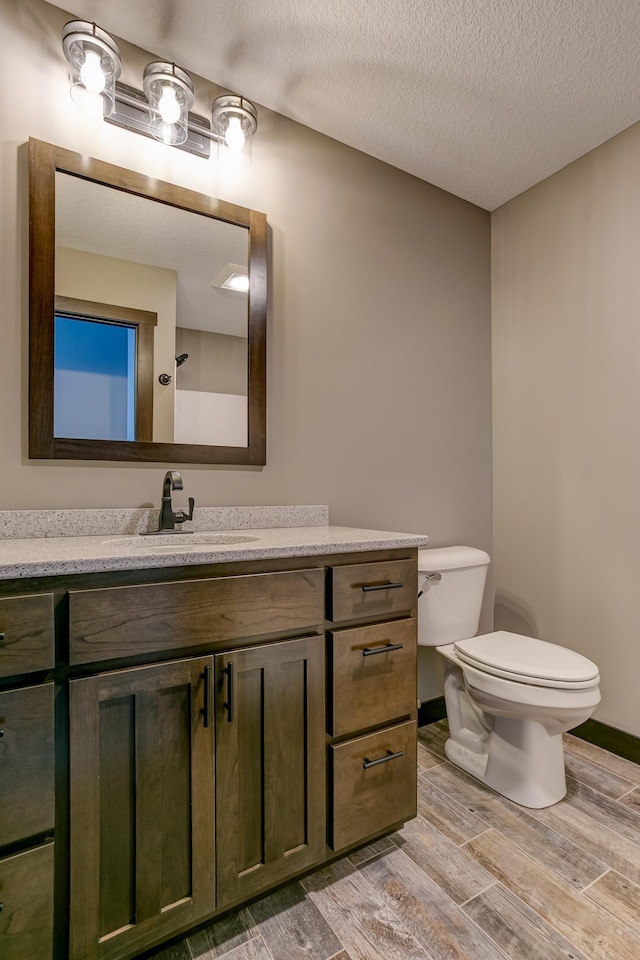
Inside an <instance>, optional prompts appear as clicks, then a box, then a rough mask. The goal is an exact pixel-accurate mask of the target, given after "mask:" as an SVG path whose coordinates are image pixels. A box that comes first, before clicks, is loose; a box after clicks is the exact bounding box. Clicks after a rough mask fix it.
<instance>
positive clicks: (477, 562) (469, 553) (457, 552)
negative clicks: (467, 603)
mask: <svg viewBox="0 0 640 960" xmlns="http://www.w3.org/2000/svg"><path fill="white" fill-rule="evenodd" d="M489 563H491V557H490V556H489V554H488V553H485V551H484V550H478V549H477V548H476V547H431V548H430V549H427V550H418V573H435V572H437V571H441V570H458V569H463V568H464V567H480V566H486V565H487V564H489Z"/></svg>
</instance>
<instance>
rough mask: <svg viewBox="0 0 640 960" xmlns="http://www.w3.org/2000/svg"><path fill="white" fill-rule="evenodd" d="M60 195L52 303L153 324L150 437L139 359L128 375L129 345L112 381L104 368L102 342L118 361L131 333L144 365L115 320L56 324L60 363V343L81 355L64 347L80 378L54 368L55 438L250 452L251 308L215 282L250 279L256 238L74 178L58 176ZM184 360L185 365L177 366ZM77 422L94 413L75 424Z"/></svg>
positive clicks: (239, 293) (237, 292)
mask: <svg viewBox="0 0 640 960" xmlns="http://www.w3.org/2000/svg"><path fill="white" fill-rule="evenodd" d="M55 189H56V281H55V292H56V297H65V298H74V299H76V300H78V301H82V300H86V301H89V302H104V301H106V299H107V298H108V299H109V301H110V302H111V303H113V304H115V305H117V306H119V307H122V308H125V309H128V310H140V311H144V312H147V313H149V312H152V313H154V314H155V316H156V317H157V324H156V326H155V329H153V330H152V334H153V338H152V345H151V360H152V367H151V369H152V371H153V377H152V384H153V386H152V390H153V395H152V409H151V430H150V432H149V433H141V432H140V428H139V427H138V428H137V429H136V428H135V420H136V418H135V412H134V410H135V402H136V398H137V396H138V392H139V391H138V388H137V386H136V382H137V380H138V379H139V378H136V364H135V362H132V360H131V357H129V360H128V363H129V366H128V367H127V351H126V340H124V339H123V340H122V346H121V347H120V350H121V356H120V357H119V358H116V357H114V358H113V364H115V366H114V367H113V369H112V368H111V367H110V366H109V364H108V363H107V358H108V357H109V356H110V353H109V352H107V351H108V348H107V343H106V341H107V340H108V341H109V343H110V344H112V347H111V348H110V349H115V345H116V341H118V340H119V339H122V338H123V337H126V330H127V329H128V330H129V338H130V339H129V341H128V342H129V344H130V347H131V346H132V347H133V351H134V357H135V356H138V357H139V355H140V349H141V348H140V343H139V342H138V340H137V338H136V335H135V334H136V329H135V328H134V329H132V328H131V327H125V326H120V327H119V328H118V327H116V326H115V325H114V319H113V317H109V316H106V317H105V318H104V319H103V320H101V321H100V320H96V318H95V316H93V322H91V321H89V320H88V319H85V320H84V322H83V321H82V320H80V318H79V317H78V318H77V319H76V321H75V323H72V321H67V322H66V323H64V321H60V323H61V326H60V332H59V326H58V322H57V323H56V329H55V347H54V349H55V351H56V355H57V354H58V352H59V343H58V340H59V336H62V335H63V334H64V335H65V336H69V335H73V328H77V329H76V335H77V337H78V338H80V337H81V338H82V343H83V349H82V350H80V349H78V350H77V351H74V350H72V349H70V348H71V347H72V346H73V345H72V344H67V346H66V348H65V353H64V355H65V360H66V362H67V366H68V363H69V362H70V361H71V362H72V363H75V364H76V369H68V368H65V370H64V375H63V374H62V373H61V372H59V370H58V364H57V361H56V379H55V384H54V430H55V436H56V437H61V436H64V437H77V438H94V439H100V440H153V441H156V442H160V443H190V444H191V443H204V444H213V445H223V446H236V447H245V446H246V445H247V357H248V352H247V334H248V328H247V316H248V296H247V291H246V290H242V289H234V288H233V287H231V288H229V287H228V286H227V287H223V286H222V285H221V282H220V280H219V278H220V277H224V278H228V277H229V276H230V275H231V274H233V275H234V276H236V277H240V278H248V257H249V243H248V240H249V237H248V232H249V231H248V229H247V228H245V227H239V226H236V225H235V224H231V223H224V222H222V221H220V220H214V219H211V218H209V217H202V216H199V215H198V214H195V213H192V212H191V211H188V210H179V209H176V208H175V207H169V206H167V205H165V204H159V203H154V202H153V201H152V200H149V199H147V198H146V197H140V196H135V195H132V194H129V193H124V192H122V191H114V190H112V189H111V188H109V187H106V186H103V185H102V184H98V183H92V182H91V181H88V180H81V179H79V178H78V177H73V176H70V175H69V174H66V173H61V172H58V173H56V188H55ZM231 267H233V270H231ZM90 316H91V314H90ZM123 323H126V321H123ZM90 333H91V336H90ZM91 344H93V346H91ZM78 346H79V343H78ZM93 352H94V353H95V355H92V353H93ZM185 354H186V356H185ZM176 357H184V359H183V361H182V363H181V364H180V365H179V366H177V364H176ZM127 370H128V373H127ZM163 375H164V376H163ZM160 377H162V382H161V381H160V379H159V378H160ZM169 378H170V379H169ZM72 384H73V385H74V389H72V388H71V386H72ZM127 398H128V405H127ZM63 404H64V408H65V410H66V411H67V414H65V417H64V418H63V417H62V414H61V407H62V405H63ZM74 410H75V411H77V412H79V411H80V410H85V411H86V413H85V414H83V415H82V416H79V415H75V416H74V418H73V420H70V419H69V417H70V415H71V414H72V411H74ZM89 411H93V412H92V413H91V414H90V413H89ZM127 411H128V414H127ZM114 417H115V418H116V419H115V420H114V419H113V418H114ZM63 419H64V421H65V422H64V426H62V427H60V421H61V420H63ZM72 423H73V427H71V424H72ZM60 429H63V431H64V432H59V430H60Z"/></svg>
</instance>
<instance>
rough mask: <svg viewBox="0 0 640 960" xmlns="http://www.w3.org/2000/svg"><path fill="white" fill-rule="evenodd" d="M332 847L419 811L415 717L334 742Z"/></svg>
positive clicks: (335, 848) (413, 815) (332, 763)
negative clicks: (343, 740) (342, 741)
mask: <svg viewBox="0 0 640 960" xmlns="http://www.w3.org/2000/svg"><path fill="white" fill-rule="evenodd" d="M330 752H331V773H332V782H333V818H332V824H331V846H332V847H333V849H334V850H341V849H342V848H343V847H348V846H350V845H351V844H354V843H358V841H361V840H364V839H365V838H367V837H371V836H373V835H375V834H376V833H381V832H383V831H384V830H389V829H390V828H391V827H392V826H394V824H397V823H401V822H404V821H405V820H409V819H410V818H411V817H415V815H416V791H417V776H418V772H417V764H416V724H415V721H414V720H411V721H407V722H406V723H400V724H397V725H394V726H391V727H385V728H384V730H380V731H379V732H377V733H370V734H368V735H367V736H364V737H356V738H355V739H353V740H347V741H346V742H345V743H341V744H338V745H337V746H332V747H331V748H330Z"/></svg>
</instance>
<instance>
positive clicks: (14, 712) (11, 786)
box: [0, 683, 54, 846]
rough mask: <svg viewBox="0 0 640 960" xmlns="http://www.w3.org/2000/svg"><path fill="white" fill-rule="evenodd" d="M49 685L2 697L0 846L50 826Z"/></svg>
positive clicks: (51, 786)
mask: <svg viewBox="0 0 640 960" xmlns="http://www.w3.org/2000/svg"><path fill="white" fill-rule="evenodd" d="M53 726H54V725H53V684H52V683H43V684H40V685H39V686H34V687H24V688H22V689H18V690H5V691H4V692H0V846H1V845H4V844H9V843H15V842H16V841H18V840H27V839H28V838H29V837H33V836H35V835H36V834H40V833H46V832H47V831H50V830H53V826H54V744H53Z"/></svg>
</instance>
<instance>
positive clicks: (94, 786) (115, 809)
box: [69, 657, 215, 960]
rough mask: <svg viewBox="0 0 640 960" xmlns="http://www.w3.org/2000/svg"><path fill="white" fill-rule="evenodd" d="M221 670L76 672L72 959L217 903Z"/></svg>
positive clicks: (191, 663) (136, 943)
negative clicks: (216, 731) (213, 682)
mask: <svg viewBox="0 0 640 960" xmlns="http://www.w3.org/2000/svg"><path fill="white" fill-rule="evenodd" d="M212 667H213V661H212V659H211V658H210V657H202V658H194V659H189V660H180V661H172V662H169V663H163V664H158V665H153V666H146V667H137V668H133V669H125V670H117V671H114V672H111V673H102V674H98V675H97V676H94V677H88V678H84V679H79V680H72V681H71V684H70V702H69V711H70V732H71V736H70V769H71V795H70V819H71V855H70V864H71V898H70V951H69V953H70V957H71V960H103V958H115V957H126V956H133V955H135V953H138V952H140V951H141V950H143V949H144V948H146V947H147V946H149V945H151V944H153V943H155V942H158V941H159V940H162V939H165V938H167V937H170V936H171V935H172V934H175V933H177V932H179V931H180V930H183V929H186V928H187V927H188V926H190V925H192V924H193V923H195V922H196V921H197V920H198V919H200V918H201V917H204V916H206V915H208V914H210V913H211V912H212V911H213V909H214V906H215V886H214V885H215V871H214V853H215V851H214V780H213V777H214V770H213V716H212V713H211V711H212V704H211V698H210V692H209V690H207V683H208V682H210V679H211V670H212Z"/></svg>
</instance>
